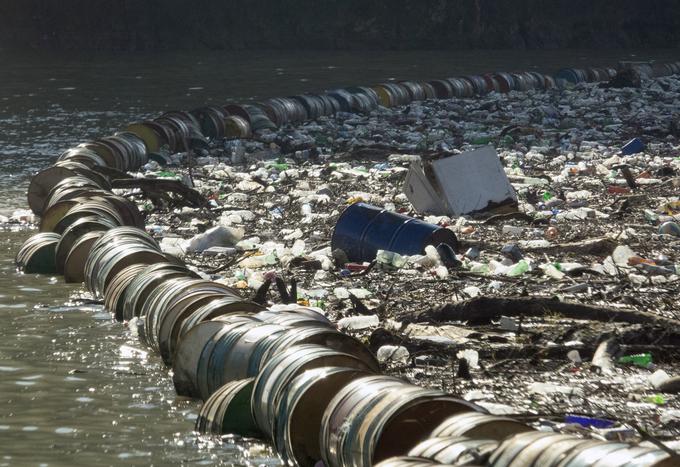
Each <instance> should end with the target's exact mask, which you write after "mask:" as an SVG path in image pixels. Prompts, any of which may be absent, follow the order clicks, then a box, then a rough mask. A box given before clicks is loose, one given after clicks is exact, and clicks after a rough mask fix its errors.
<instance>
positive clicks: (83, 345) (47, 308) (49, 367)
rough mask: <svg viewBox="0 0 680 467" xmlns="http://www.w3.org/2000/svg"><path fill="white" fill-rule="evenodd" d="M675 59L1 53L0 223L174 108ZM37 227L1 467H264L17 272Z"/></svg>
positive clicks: (100, 330) (7, 319) (1, 327)
mask: <svg viewBox="0 0 680 467" xmlns="http://www.w3.org/2000/svg"><path fill="white" fill-rule="evenodd" d="M635 59H657V60H677V59H678V57H677V53H676V51H674V50H654V51H559V52H558V51H535V52H518V51H457V52H455V51H454V52H372V53H355V52H353V53H337V52H333V53H321V52H314V53H308V52H304V53H293V52H278V51H277V52H254V53H245V52H239V53H208V54H206V53H199V54H197V53H187V54H174V55H159V56H132V57H130V56H125V57H116V56H108V57H102V56H97V55H89V56H58V57H57V56H51V55H43V56H36V55H16V54H14V55H13V54H8V53H1V52H0V60H1V63H2V66H0V163H1V164H2V169H1V170H0V199H2V203H0V215H10V214H11V213H12V212H13V211H14V210H16V209H23V208H26V207H27V204H26V200H25V191H26V188H27V186H28V181H29V179H30V176H31V174H32V173H34V172H36V171H38V170H40V169H41V168H44V167H46V166H47V165H49V163H50V162H51V161H53V160H54V159H55V158H56V157H57V156H58V155H59V153H61V152H62V151H64V150H65V149H67V148H68V147H70V146H73V145H75V144H77V143H80V142H83V141H85V140H88V139H91V138H95V137H98V136H104V135H107V134H111V133H113V132H114V131H116V130H118V129H120V128H121V127H123V126H124V125H125V124H126V123H128V122H131V121H134V120H138V119H140V118H144V117H146V116H153V115H157V114H159V113H161V112H162V111H165V110H171V109H190V108H193V107H197V106H200V105H203V104H223V103H226V102H227V101H229V100H232V99H239V100H247V99H250V98H253V99H259V98H264V97H270V96H278V95H289V94H294V93H300V92H306V91H321V90H324V89H329V88H332V87H338V86H345V85H354V84H371V83H375V82H381V81H387V80H391V79H398V80H400V79H431V78H440V77H447V76H453V75H457V74H468V73H481V72H488V71H495V70H507V71H512V70H539V71H545V72H552V71H555V70H556V69H558V68H560V67H563V66H574V67H578V66H588V65H592V66H608V65H615V64H616V62H617V61H618V60H635ZM34 232H35V231H34V230H26V229H24V230H19V231H10V230H5V231H0V467H1V466H5V465H19V466H24V465H36V466H37V465H45V466H47V465H49V466H55V465H82V466H93V465H152V464H153V465H180V464H182V465H221V464H225V465H260V464H275V463H276V462H277V461H276V459H275V458H274V457H273V456H272V452H271V451H270V450H269V448H267V447H266V446H264V445H262V444H259V443H255V442H245V441H243V440H228V441H226V442H224V443H217V444H216V443H213V442H210V441H208V440H205V439H199V438H197V437H196V436H194V435H193V434H192V432H191V431H192V427H193V418H194V417H195V416H196V413H197V409H198V404H196V403H194V402H191V401H187V400H181V399H177V398H176V397H175V394H174V391H173V388H172V383H171V379H170V378H169V376H168V373H167V370H166V369H165V368H164V367H163V365H162V363H161V362H160V360H159V358H157V357H156V356H155V355H154V354H153V353H150V354H147V352H146V349H144V348H143V347H141V346H140V345H139V344H138V342H137V341H136V339H134V338H133V337H131V336H130V335H129V333H128V331H127V330H126V329H125V328H124V327H123V326H122V325H121V324H119V323H113V322H111V320H110V317H109V316H108V314H106V313H105V312H104V311H103V310H102V309H101V307H100V306H97V305H85V306H80V307H74V306H72V305H69V303H72V302H69V300H72V298H73V297H74V295H75V296H77V295H78V294H79V293H80V292H82V289H81V287H74V286H67V285H64V284H63V283H61V281H60V278H58V277H56V278H53V277H46V276H40V275H38V276H25V275H21V274H18V273H16V271H15V268H14V264H13V258H14V255H15V253H16V251H17V249H18V248H19V246H20V245H21V243H22V242H23V241H24V240H25V239H26V238H27V237H28V236H29V235H31V234H32V233H34Z"/></svg>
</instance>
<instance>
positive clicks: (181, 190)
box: [111, 178, 208, 208]
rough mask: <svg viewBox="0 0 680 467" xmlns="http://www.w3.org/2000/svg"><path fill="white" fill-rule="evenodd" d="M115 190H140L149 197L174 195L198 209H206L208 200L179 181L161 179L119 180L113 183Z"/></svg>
mask: <svg viewBox="0 0 680 467" xmlns="http://www.w3.org/2000/svg"><path fill="white" fill-rule="evenodd" d="M111 186H112V187H113V188H118V189H125V188H140V189H141V190H142V191H144V192H145V193H148V194H149V195H153V194H159V193H173V194H175V195H178V196H179V197H181V198H182V199H183V200H184V201H185V202H186V203H187V204H188V205H190V206H192V207H196V208H201V207H204V206H206V205H207V204H208V200H207V199H206V198H205V197H204V196H203V195H202V194H200V193H199V192H198V191H196V190H194V189H193V188H189V187H188V186H186V185H185V184H184V183H182V182H180V181H179V180H167V179H160V178H118V179H115V180H112V181H111Z"/></svg>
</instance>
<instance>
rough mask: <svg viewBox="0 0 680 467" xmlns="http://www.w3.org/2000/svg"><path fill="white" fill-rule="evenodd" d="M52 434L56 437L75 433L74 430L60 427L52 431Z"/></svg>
mask: <svg viewBox="0 0 680 467" xmlns="http://www.w3.org/2000/svg"><path fill="white" fill-rule="evenodd" d="M54 432H55V433H56V434H58V435H70V434H71V433H75V432H76V429H75V428H71V427H68V426H60V427H59V428H57V429H56V430H54Z"/></svg>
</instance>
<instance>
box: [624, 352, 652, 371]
mask: <svg viewBox="0 0 680 467" xmlns="http://www.w3.org/2000/svg"><path fill="white" fill-rule="evenodd" d="M619 363H625V364H632V365H636V366H639V367H642V368H649V365H651V364H652V354H650V353H641V354H636V355H625V356H623V357H621V358H619Z"/></svg>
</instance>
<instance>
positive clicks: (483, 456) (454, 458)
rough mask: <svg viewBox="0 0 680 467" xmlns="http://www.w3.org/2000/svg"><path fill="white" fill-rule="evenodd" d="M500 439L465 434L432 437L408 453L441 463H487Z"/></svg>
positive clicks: (410, 455)
mask: <svg viewBox="0 0 680 467" xmlns="http://www.w3.org/2000/svg"><path fill="white" fill-rule="evenodd" d="M498 444H499V443H498V441H496V440H491V439H483V438H466V437H464V436H451V437H449V436H447V437H432V438H429V439H426V440H425V441H423V442H422V443H419V444H418V445H417V446H415V447H414V448H413V449H411V450H410V451H409V453H408V455H409V457H420V458H424V459H429V460H431V461H433V462H437V463H439V464H451V465H470V464H473V463H475V464H481V465H486V464H487V462H488V460H489V457H490V456H491V454H492V453H493V452H494V451H495V450H496V449H497V448H498Z"/></svg>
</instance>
